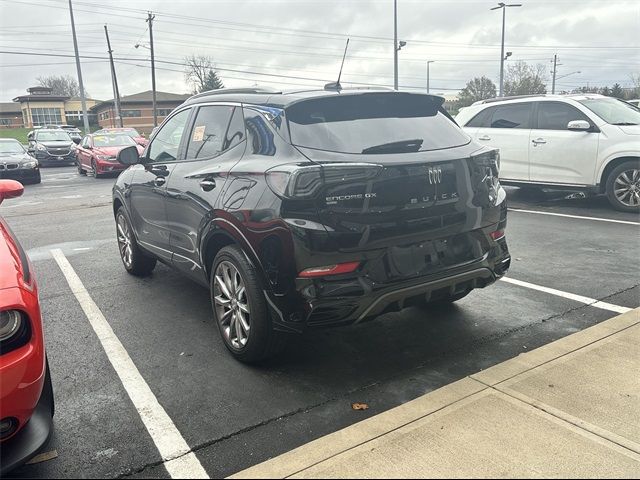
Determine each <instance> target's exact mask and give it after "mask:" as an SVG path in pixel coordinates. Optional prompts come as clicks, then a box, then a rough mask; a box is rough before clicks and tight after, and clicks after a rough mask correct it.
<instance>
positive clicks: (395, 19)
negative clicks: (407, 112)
mask: <svg viewBox="0 0 640 480" xmlns="http://www.w3.org/2000/svg"><path fill="white" fill-rule="evenodd" d="M69 1H71V0H69ZM393 88H394V90H398V0H393Z"/></svg>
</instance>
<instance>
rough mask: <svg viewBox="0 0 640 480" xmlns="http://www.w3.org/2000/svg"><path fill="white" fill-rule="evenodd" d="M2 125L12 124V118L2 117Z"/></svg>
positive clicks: (0, 120) (0, 122) (0, 121)
mask: <svg viewBox="0 0 640 480" xmlns="http://www.w3.org/2000/svg"><path fill="white" fill-rule="evenodd" d="M0 125H2V126H3V127H8V126H9V125H11V119H10V118H0Z"/></svg>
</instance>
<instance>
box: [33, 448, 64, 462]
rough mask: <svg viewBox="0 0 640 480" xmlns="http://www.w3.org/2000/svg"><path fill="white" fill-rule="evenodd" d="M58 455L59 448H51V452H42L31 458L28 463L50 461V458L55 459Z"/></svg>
mask: <svg viewBox="0 0 640 480" xmlns="http://www.w3.org/2000/svg"><path fill="white" fill-rule="evenodd" d="M57 457H58V451H57V450H51V451H50V452H45V453H41V454H40V455H36V456H35V457H33V458H32V459H31V460H29V461H28V462H27V465H34V464H36V463H42V462H48V461H49V460H53V459H54V458H57Z"/></svg>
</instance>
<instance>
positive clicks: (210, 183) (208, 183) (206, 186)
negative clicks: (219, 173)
mask: <svg viewBox="0 0 640 480" xmlns="http://www.w3.org/2000/svg"><path fill="white" fill-rule="evenodd" d="M200 188H202V190H204V191H205V192H210V191H211V190H213V189H214V188H216V181H215V180H214V179H212V178H205V179H204V180H202V181H201V182H200Z"/></svg>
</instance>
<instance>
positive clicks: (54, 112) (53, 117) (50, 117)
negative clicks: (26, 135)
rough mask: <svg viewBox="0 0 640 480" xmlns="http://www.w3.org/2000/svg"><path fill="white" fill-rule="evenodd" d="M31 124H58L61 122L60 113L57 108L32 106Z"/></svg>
mask: <svg viewBox="0 0 640 480" xmlns="http://www.w3.org/2000/svg"><path fill="white" fill-rule="evenodd" d="M31 118H32V119H33V125H34V126H38V125H59V124H61V123H62V113H61V110H60V109H59V108H32V109H31Z"/></svg>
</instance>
